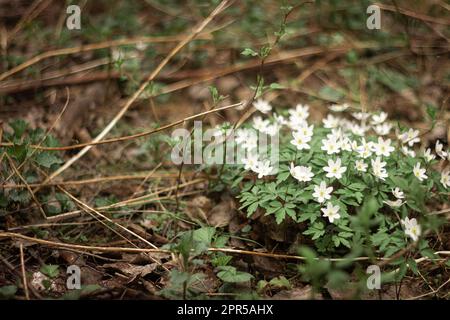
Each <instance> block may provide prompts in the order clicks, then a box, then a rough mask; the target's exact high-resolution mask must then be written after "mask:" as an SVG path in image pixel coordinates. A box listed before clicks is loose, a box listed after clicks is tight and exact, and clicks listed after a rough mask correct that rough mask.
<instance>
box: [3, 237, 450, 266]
mask: <svg viewBox="0 0 450 320" xmlns="http://www.w3.org/2000/svg"><path fill="white" fill-rule="evenodd" d="M0 238H13V239H22V240H27V241H30V242H34V243H39V244H42V245H46V246H50V247H56V248H72V249H79V250H87V251H99V252H129V253H140V252H144V253H171V251H169V250H163V249H142V248H124V247H98V246H84V245H78V244H68V243H62V242H55V241H49V240H43V239H38V238H32V237H28V236H25V235H22V234H20V233H12V232H0ZM208 251H210V252H223V253H235V254H243V255H252V256H260V257H267V258H274V259H289V260H301V261H304V260H306V259H307V258H306V257H302V256H293V255H286V254H274V253H266V252H257V251H246V250H239V249H231V248H208ZM434 254H435V255H442V256H450V251H437V252H435V253H434ZM317 259H323V260H328V261H349V260H351V261H368V260H371V259H372V258H370V257H357V258H352V259H346V258H317ZM376 259H377V260H386V259H389V258H376ZM427 260H433V259H430V258H425V259H423V260H422V259H421V260H420V261H419V262H422V261H427Z"/></svg>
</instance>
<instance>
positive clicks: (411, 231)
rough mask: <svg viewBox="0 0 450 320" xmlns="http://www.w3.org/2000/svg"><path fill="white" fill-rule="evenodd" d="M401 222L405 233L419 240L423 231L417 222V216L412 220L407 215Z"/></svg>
mask: <svg viewBox="0 0 450 320" xmlns="http://www.w3.org/2000/svg"><path fill="white" fill-rule="evenodd" d="M401 223H402V225H403V227H404V228H405V234H406V235H407V236H409V237H410V238H411V239H412V240H413V241H417V240H418V239H419V236H420V235H421V233H422V228H421V227H420V225H419V224H418V223H417V220H416V219H415V218H412V219H411V220H410V219H409V218H408V217H406V218H405V220H401Z"/></svg>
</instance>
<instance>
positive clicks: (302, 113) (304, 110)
mask: <svg viewBox="0 0 450 320" xmlns="http://www.w3.org/2000/svg"><path fill="white" fill-rule="evenodd" d="M289 114H290V115H291V116H292V117H294V118H297V119H302V120H306V119H307V118H308V117H309V106H308V105H307V104H305V105H303V104H297V106H296V107H295V110H293V109H291V110H289Z"/></svg>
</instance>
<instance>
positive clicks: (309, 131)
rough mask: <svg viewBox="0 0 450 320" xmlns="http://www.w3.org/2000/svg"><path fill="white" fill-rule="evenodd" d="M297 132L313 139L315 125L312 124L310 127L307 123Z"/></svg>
mask: <svg viewBox="0 0 450 320" xmlns="http://www.w3.org/2000/svg"><path fill="white" fill-rule="evenodd" d="M297 131H298V132H300V133H301V134H303V135H304V136H306V137H312V136H313V132H314V125H313V124H312V125H310V126H309V127H308V124H307V123H305V125H303V126H301V127H299V128H298V130H297Z"/></svg>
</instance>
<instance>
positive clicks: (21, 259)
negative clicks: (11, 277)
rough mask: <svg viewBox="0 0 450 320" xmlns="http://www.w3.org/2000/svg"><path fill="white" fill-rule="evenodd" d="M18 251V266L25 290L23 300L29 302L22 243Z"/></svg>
mask: <svg viewBox="0 0 450 320" xmlns="http://www.w3.org/2000/svg"><path fill="white" fill-rule="evenodd" d="M19 249H20V265H21V269H22V282H23V289H24V290H25V298H26V299H27V300H30V293H29V292H28V281H27V274H26V272H25V259H24V257H23V243H22V242H21V243H20V244H19Z"/></svg>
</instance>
